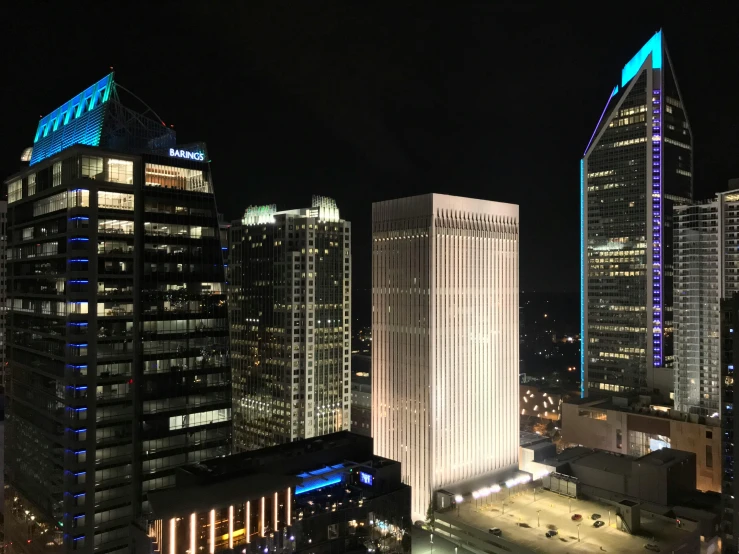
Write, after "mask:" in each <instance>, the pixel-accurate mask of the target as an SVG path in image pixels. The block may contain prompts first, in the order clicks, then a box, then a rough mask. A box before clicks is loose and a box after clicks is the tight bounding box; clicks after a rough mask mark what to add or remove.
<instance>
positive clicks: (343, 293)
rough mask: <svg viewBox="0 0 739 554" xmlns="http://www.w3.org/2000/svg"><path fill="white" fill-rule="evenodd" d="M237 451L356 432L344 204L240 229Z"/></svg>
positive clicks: (266, 211) (232, 272) (259, 211)
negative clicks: (341, 210)
mask: <svg viewBox="0 0 739 554" xmlns="http://www.w3.org/2000/svg"><path fill="white" fill-rule="evenodd" d="M229 233H230V237H231V238H230V251H229V264H230V267H229V299H230V304H229V308H230V310H229V319H230V329H231V345H232V348H231V350H232V352H231V353H232V365H233V414H234V418H233V422H234V448H235V449H236V450H254V449H257V448H263V447H267V446H274V445H277V444H283V443H286V442H291V441H293V440H297V439H304V438H310V437H315V436H318V435H325V434H328V433H333V432H336V431H342V430H349V427H350V425H351V418H350V408H351V406H350V405H351V400H350V399H351V397H350V391H349V387H350V369H351V361H350V356H351V354H350V352H349V349H350V340H351V235H350V225H349V222H348V221H344V220H343V219H341V217H340V215H339V210H338V208H337V207H336V203H335V201H334V200H332V199H330V198H325V197H322V196H314V197H313V202H312V204H311V207H310V208H304V209H297V210H287V211H279V212H278V211H277V208H276V206H275V205H268V206H259V207H250V208H248V209H247V210H246V213H245V214H244V217H243V218H242V220H241V221H235V222H233V224H232V225H231V227H230V231H229Z"/></svg>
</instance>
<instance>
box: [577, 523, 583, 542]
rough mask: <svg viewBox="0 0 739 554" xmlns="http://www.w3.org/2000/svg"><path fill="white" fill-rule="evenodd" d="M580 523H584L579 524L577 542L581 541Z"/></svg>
mask: <svg viewBox="0 0 739 554" xmlns="http://www.w3.org/2000/svg"><path fill="white" fill-rule="evenodd" d="M580 525H582V523H578V524H577V542H580Z"/></svg>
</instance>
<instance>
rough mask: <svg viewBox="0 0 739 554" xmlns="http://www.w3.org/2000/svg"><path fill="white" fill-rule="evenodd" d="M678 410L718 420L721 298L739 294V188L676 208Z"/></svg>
mask: <svg viewBox="0 0 739 554" xmlns="http://www.w3.org/2000/svg"><path fill="white" fill-rule="evenodd" d="M674 226H675V231H674V249H675V252H674V261H675V263H674V266H675V306H674V308H675V311H674V315H675V409H677V410H679V411H681V412H686V413H691V414H696V415H699V416H704V417H714V418H718V417H719V414H720V411H721V410H720V404H721V386H722V378H721V342H722V340H723V339H724V338H726V337H724V336H723V333H722V330H721V299H722V298H730V297H731V296H732V295H733V294H734V293H736V292H739V275H738V274H737V273H736V267H739V251H738V250H737V248H738V247H739V233H737V232H736V229H737V226H739V190H732V191H728V192H721V193H718V194H717V195H716V198H715V199H713V200H711V201H709V202H705V203H702V204H696V205H681V206H675V209H674Z"/></svg>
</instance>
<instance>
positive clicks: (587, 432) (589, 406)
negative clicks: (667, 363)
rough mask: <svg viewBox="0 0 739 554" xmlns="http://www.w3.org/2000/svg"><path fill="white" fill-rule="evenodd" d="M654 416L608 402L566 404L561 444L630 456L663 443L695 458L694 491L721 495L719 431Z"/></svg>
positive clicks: (702, 425)
mask: <svg viewBox="0 0 739 554" xmlns="http://www.w3.org/2000/svg"><path fill="white" fill-rule="evenodd" d="M657 413H660V412H657V411H654V410H653V411H652V413H649V414H647V413H639V412H637V411H628V408H624V407H617V406H614V405H613V404H612V403H610V402H608V401H606V400H590V401H584V402H583V401H580V402H573V403H567V402H566V403H564V404H563V405H562V438H563V440H564V441H565V442H566V443H570V444H578V445H582V446H585V447H587V448H597V449H600V450H607V451H609V452H614V453H617V454H628V455H631V456H643V455H645V454H647V453H648V452H650V451H652V450H651V449H649V444H650V443H649V442H648V441H653V442H651V445H652V446H654V447H657V446H664V445H665V444H664V443H666V445H667V446H669V447H670V448H673V449H676V450H683V451H685V452H692V453H694V454H695V457H696V488H697V489H699V490H703V491H714V492H720V491H721V479H722V474H721V433H720V428H719V427H717V426H715V425H707V424H704V423H694V422H692V421H684V420H677V419H671V418H670V417H669V414H668V413H667V412H664V413H663V415H662V416H659V415H656V414H657ZM645 441H646V443H645ZM645 446H646V448H647V451H644V449H645ZM655 449H656V448H655Z"/></svg>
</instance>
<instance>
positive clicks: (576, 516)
mask: <svg viewBox="0 0 739 554" xmlns="http://www.w3.org/2000/svg"><path fill="white" fill-rule="evenodd" d="M572 521H582V514H572Z"/></svg>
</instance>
